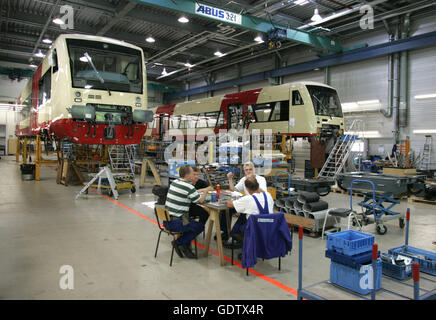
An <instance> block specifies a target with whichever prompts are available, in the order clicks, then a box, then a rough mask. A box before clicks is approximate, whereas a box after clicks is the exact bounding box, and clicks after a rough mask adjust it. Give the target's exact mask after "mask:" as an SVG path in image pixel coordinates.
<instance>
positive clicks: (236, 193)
mask: <svg viewBox="0 0 436 320" xmlns="http://www.w3.org/2000/svg"><path fill="white" fill-rule="evenodd" d="M232 196H233V197H242V196H243V195H242V193H240V192H238V191H232Z"/></svg>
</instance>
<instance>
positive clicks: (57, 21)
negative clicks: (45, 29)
mask: <svg viewBox="0 0 436 320" xmlns="http://www.w3.org/2000/svg"><path fill="white" fill-rule="evenodd" d="M52 21H53V23H56V24H65V21H64V20H62V19H61V18H54V19H53V20H52Z"/></svg>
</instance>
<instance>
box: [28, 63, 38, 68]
mask: <svg viewBox="0 0 436 320" xmlns="http://www.w3.org/2000/svg"><path fill="white" fill-rule="evenodd" d="M29 67H31V68H38V66H37V65H36V64H33V63H31V64H29Z"/></svg>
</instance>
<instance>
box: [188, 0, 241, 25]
mask: <svg viewBox="0 0 436 320" xmlns="http://www.w3.org/2000/svg"><path fill="white" fill-rule="evenodd" d="M195 13H196V14H199V15H202V16H207V17H209V18H213V19H217V20H221V21H225V22H230V23H236V24H242V16H241V15H240V14H237V13H233V12H231V11H226V10H223V9H219V8H215V7H211V6H208V5H205V4H199V3H195Z"/></svg>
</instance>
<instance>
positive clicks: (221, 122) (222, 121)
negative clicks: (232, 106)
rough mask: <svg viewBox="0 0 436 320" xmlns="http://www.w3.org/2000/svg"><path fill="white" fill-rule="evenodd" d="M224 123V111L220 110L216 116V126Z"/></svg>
mask: <svg viewBox="0 0 436 320" xmlns="http://www.w3.org/2000/svg"><path fill="white" fill-rule="evenodd" d="M223 125H224V112H223V111H220V114H219V116H218V121H217V123H216V126H217V127H222V126H223Z"/></svg>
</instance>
